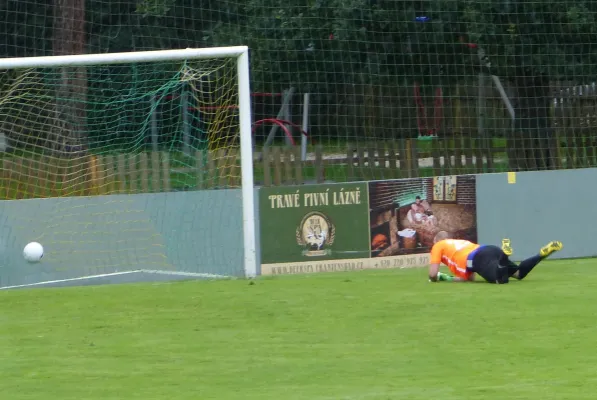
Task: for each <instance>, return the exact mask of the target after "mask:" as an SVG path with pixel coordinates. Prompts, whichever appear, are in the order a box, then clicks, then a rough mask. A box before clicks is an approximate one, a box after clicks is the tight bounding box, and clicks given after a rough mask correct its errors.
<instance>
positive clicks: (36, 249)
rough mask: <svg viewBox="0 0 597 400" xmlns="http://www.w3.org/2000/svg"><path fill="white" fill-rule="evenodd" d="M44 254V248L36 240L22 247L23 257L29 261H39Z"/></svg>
mask: <svg viewBox="0 0 597 400" xmlns="http://www.w3.org/2000/svg"><path fill="white" fill-rule="evenodd" d="M43 256H44V248H43V246H42V245H41V244H39V243H37V242H31V243H29V244H27V246H25V248H24V249H23V257H24V258H25V260H27V261H28V262H30V263H36V262H40V261H41V258H42V257H43Z"/></svg>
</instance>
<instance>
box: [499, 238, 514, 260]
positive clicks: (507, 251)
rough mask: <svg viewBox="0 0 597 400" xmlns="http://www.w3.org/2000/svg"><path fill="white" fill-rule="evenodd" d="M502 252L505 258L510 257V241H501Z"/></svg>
mask: <svg viewBox="0 0 597 400" xmlns="http://www.w3.org/2000/svg"><path fill="white" fill-rule="evenodd" d="M502 251H503V252H504V254H505V255H507V256H511V255H512V253H513V251H512V246H511V245H510V239H502Z"/></svg>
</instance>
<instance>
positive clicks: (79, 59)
mask: <svg viewBox="0 0 597 400" xmlns="http://www.w3.org/2000/svg"><path fill="white" fill-rule="evenodd" d="M243 54H245V55H248V47H247V46H230V47H211V48H209V47H208V48H199V49H190V48H189V49H177V50H153V51H132V52H121V53H101V54H76V55H65V56H43V57H14V58H0V69H19V68H51V67H79V66H86V65H99V64H132V63H141V62H157V61H182V60H189V59H195V60H197V59H207V58H230V57H240V56H242V55H243Z"/></svg>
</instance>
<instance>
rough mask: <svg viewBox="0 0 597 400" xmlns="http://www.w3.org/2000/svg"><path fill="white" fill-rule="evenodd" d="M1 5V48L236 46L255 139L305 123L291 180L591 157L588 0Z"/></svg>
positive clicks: (33, 51)
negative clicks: (244, 61) (240, 49)
mask: <svg viewBox="0 0 597 400" xmlns="http://www.w3.org/2000/svg"><path fill="white" fill-rule="evenodd" d="M0 13H2V14H3V17H4V18H2V22H0V26H2V28H3V29H2V31H3V32H4V33H5V34H4V35H2V37H0V46H2V48H4V49H5V50H4V54H5V55H6V56H9V57H13V56H25V55H26V56H39V55H49V54H75V53H84V52H87V53H105V52H119V51H135V50H156V49H171V48H186V47H210V46H227V45H238V44H246V45H248V46H250V48H251V70H252V81H251V84H252V88H253V90H254V92H255V94H254V97H253V110H254V120H255V121H263V120H267V121H268V122H266V123H263V124H260V125H258V127H257V128H256V129H255V137H256V144H257V145H258V146H260V147H263V146H264V145H266V147H267V146H279V145H285V144H297V145H298V142H299V139H300V137H301V133H300V130H301V129H303V130H304V131H308V134H309V148H308V154H307V157H306V160H305V165H304V168H303V171H302V175H301V179H304V180H309V179H311V180H313V179H316V180H318V181H322V180H324V179H328V180H335V181H347V180H355V179H371V178H377V179H379V178H385V177H394V176H420V175H432V174H437V173H453V172H458V173H460V172H477V173H480V172H499V171H505V170H528V169H531V170H532V169H558V168H576V167H584V166H593V165H595V162H596V161H595V158H594V150H595V141H594V139H593V138H592V135H590V134H589V133H590V132H591V131H592V130H593V129H594V127H595V124H596V122H595V119H596V117H595V112H594V104H595V86H594V83H593V82H594V81H595V79H594V75H595V74H594V70H595V66H596V64H597V51H595V41H594V33H595V26H597V24H596V22H597V21H596V15H597V1H595V0H583V1H571V0H570V1H568V0H566V1H559V2H557V4H556V3H554V2H553V1H549V0H539V1H533V2H518V1H511V0H500V1H488V0H478V1H474V2H471V1H464V0H462V1H432V0H409V1H384V0H352V1H348V2H347V1H344V0H343V1H340V0H325V1H324V0H316V1H311V2H307V3H305V2H299V1H287V2H284V3H283V4H282V3H280V2H275V1H270V0H250V1H240V0H227V1H208V2H206V1H201V2H199V1H196V0H138V1H118V2H112V1H106V0H86V1H83V0H60V1H57V2H54V4H52V3H48V2H42V1H31V0H23V1H19V2H8V3H7V4H6V5H5V6H4V7H2V9H1V10H0ZM288 92H290V93H291V95H289V96H288V101H286V102H285V100H284V99H285V96H284V95H283V94H284V93H288ZM306 93H308V94H309V95H310V98H309V107H305V104H304V103H305V102H304V95H305V94H306ZM284 105H286V108H285V107H283V106H284ZM305 109H306V110H307V111H308V117H306V118H304V119H305V120H306V121H307V122H308V123H307V124H302V122H303V114H304V113H305ZM272 119H273V120H275V121H276V123H279V124H278V125H283V128H285V129H276V128H275V127H274V125H275V124H276V123H274V122H272ZM280 121H286V122H291V123H293V124H295V125H292V124H288V123H281V124H280ZM268 138H269V139H272V138H273V139H274V140H268ZM318 146H321V148H320V149H319V150H318ZM318 152H319V153H320V154H318ZM281 153H283V151H281ZM274 157H277V155H274ZM280 157H281V160H282V163H281V164H280V165H284V160H285V157H284V156H283V155H282V154H281V155H280ZM290 158H292V157H290ZM261 159H262V160H265V161H268V160H267V157H266V158H263V157H262V158H261ZM319 159H321V160H323V161H326V162H318V160H319ZM270 161H271V160H270ZM319 164H325V167H323V166H319ZM271 168H272V171H273V170H274V169H275V167H274V166H273V165H271ZM281 168H282V170H283V171H284V169H283V167H281ZM267 169H268V166H267V165H263V166H259V167H258V168H256V171H257V174H256V177H255V178H256V181H257V182H258V183H259V182H261V183H266V184H267V183H268V182H267V181H268V177H267V176H264V175H267V172H265V173H264V172H263V171H264V170H267ZM395 170H399V171H398V172H397V171H395ZM278 178H279V179H276V176H275V171H274V172H272V180H273V181H279V182H284V181H292V180H297V177H296V176H295V174H293V175H288V174H285V173H281V177H278ZM272 183H275V182H272Z"/></svg>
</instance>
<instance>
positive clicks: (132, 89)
mask: <svg viewBox="0 0 597 400" xmlns="http://www.w3.org/2000/svg"><path fill="white" fill-rule="evenodd" d="M0 85H1V86H0V88H1V89H0V90H1V91H2V93H3V94H4V95H3V96H2V97H1V98H0V115H2V128H1V129H2V132H5V133H6V138H7V140H6V145H7V148H6V149H5V152H4V153H2V154H3V157H2V160H1V161H2V163H3V174H2V177H1V179H2V184H1V186H0V189H1V192H0V198H3V199H16V198H30V197H55V196H70V195H90V194H112V193H139V192H161V191H170V190H188V189H203V188H215V187H217V188H232V187H239V186H240V158H239V146H240V143H239V122H238V96H237V89H236V86H237V72H236V60H235V59H234V58H230V59H218V60H202V61H187V62H184V63H142V64H131V65H127V64H124V65H97V66H90V67H76V68H74V67H73V68H52V69H49V68H43V69H27V70H10V71H5V73H4V74H3V75H2V77H1V78H0Z"/></svg>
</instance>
